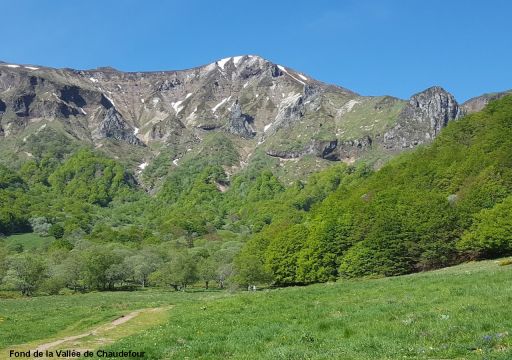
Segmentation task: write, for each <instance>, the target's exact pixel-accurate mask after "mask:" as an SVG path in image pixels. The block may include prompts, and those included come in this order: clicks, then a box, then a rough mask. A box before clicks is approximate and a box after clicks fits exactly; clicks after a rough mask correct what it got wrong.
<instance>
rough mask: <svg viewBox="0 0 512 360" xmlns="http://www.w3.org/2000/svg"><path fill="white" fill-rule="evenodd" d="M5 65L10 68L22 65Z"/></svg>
mask: <svg viewBox="0 0 512 360" xmlns="http://www.w3.org/2000/svg"><path fill="white" fill-rule="evenodd" d="M4 66H7V67H10V68H19V67H20V66H19V65H14V64H6V65H4Z"/></svg>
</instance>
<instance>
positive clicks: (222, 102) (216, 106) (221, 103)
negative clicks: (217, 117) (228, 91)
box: [212, 96, 231, 112]
mask: <svg viewBox="0 0 512 360" xmlns="http://www.w3.org/2000/svg"><path fill="white" fill-rule="evenodd" d="M229 99H231V96H229V97H227V98H224V99H222V101H221V102H220V103H218V104H217V105H215V106H214V107H213V108H212V111H213V112H215V111H217V109H218V108H219V107H221V106H222V105H224V103H225V102H226V101H229Z"/></svg>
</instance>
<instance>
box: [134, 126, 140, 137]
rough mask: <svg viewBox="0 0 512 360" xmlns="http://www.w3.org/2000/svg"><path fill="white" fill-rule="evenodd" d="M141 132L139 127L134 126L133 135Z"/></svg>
mask: <svg viewBox="0 0 512 360" xmlns="http://www.w3.org/2000/svg"><path fill="white" fill-rule="evenodd" d="M138 133H139V128H138V127H136V128H133V135H137V134H138Z"/></svg>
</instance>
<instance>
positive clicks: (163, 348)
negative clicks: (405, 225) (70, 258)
mask: <svg viewBox="0 0 512 360" xmlns="http://www.w3.org/2000/svg"><path fill="white" fill-rule="evenodd" d="M170 305H172V307H169V308H168V310H166V311H165V312H164V313H163V314H162V316H161V318H160V319H159V321H158V322H155V323H153V324H152V325H149V324H148V326H146V327H144V326H142V325H143V324H142V325H141V328H140V331H130V332H127V333H126V336H123V337H119V336H118V337H116V338H115V341H113V343H110V344H107V345H105V346H102V349H108V350H113V351H114V350H115V351H120V350H134V351H145V353H146V356H145V359H393V360H394V359H511V358H512V313H511V310H512V265H508V266H499V264H498V262H497V261H483V262H474V263H467V264H463V265H459V266H455V267H452V268H447V269H443V270H438V271H432V272H425V273H420V274H414V275H407V276H400V277H393V278H381V279H364V280H351V281H342V280H340V281H338V282H337V283H327V284H318V285H312V286H307V287H293V288H283V289H272V290H261V291H256V292H235V293H229V292H227V291H226V292H219V291H212V292H201V291H192V292H186V293H182V292H178V293H176V292H171V291H166V290H146V291H136V292H110V293H89V294H82V295H68V296H62V295H61V296H45V297H35V298H25V299H5V300H0V334H1V335H2V336H0V349H3V350H1V351H0V357H1V358H2V359H3V358H4V357H3V356H6V354H7V352H6V349H9V348H12V347H14V346H15V345H17V347H20V348H23V347H24V346H25V348H27V347H29V346H33V345H35V344H38V343H44V342H47V341H48V340H52V339H57V338H59V337H62V336H68V335H73V334H77V333H80V331H82V332H83V331H84V330H87V329H90V328H92V327H94V326H96V325H98V324H102V323H105V322H107V321H111V320H113V319H115V318H116V317H119V316H120V315H121V314H126V313H128V312H129V311H130V310H134V309H142V308H150V307H162V306H170ZM128 323H129V322H127V324H128ZM68 348H69V347H68Z"/></svg>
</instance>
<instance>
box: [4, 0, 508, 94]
mask: <svg viewBox="0 0 512 360" xmlns="http://www.w3.org/2000/svg"><path fill="white" fill-rule="evenodd" d="M0 11H1V14H2V16H1V20H0V31H1V34H2V35H3V36H2V39H1V42H0V60H3V61H6V62H14V63H31V64H39V65H47V66H54V67H72V68H79V69H87V68H95V67H98V66H112V67H115V68H117V69H120V70H126V71H135V70H143V71H149V70H176V69H184V68H190V67H194V66H198V65H202V64H206V63H209V62H212V61H214V60H216V59H219V58H223V57H227V56H233V55H242V54H257V55H260V56H262V57H264V58H267V59H269V60H271V61H273V62H276V63H279V64H283V65H286V66H289V67H292V68H294V69H296V70H300V71H303V72H305V73H306V74H309V75H310V76H312V77H314V78H317V79H319V80H322V81H325V82H329V83H334V84H338V85H341V86H344V87H347V88H349V89H352V90H354V91H356V92H359V93H360V94H363V95H383V94H389V95H394V96H398V97H401V98H408V97H409V96H410V95H411V94H413V93H415V92H418V91H420V90H423V89H424V88H426V87H429V86H431V85H441V86H443V87H445V88H446V89H447V90H449V91H451V92H452V93H453V94H454V95H455V96H456V97H457V99H458V100H459V101H460V100H466V99H468V98H470V97H472V96H476V95H479V94H481V93H484V92H492V91H499V90H505V89H510V88H512V66H511V65H512V28H511V25H510V24H511V20H510V17H511V15H512V1H508V0H485V1H484V0H482V1H475V0H465V1H463V0H452V1H450V0H428V1H426V0H380V1H379V0H359V1H358V0H338V1H336V0H332V1H329V0H311V1H301V0H296V1H285V0H283V1H279V0H273V1H270V0H258V1H243V0H239V1H208V0H203V1H198V0H181V1H175V0H168V1H164V0H160V1H157V0H145V1H142V0H141V1H136V0H123V1H121V0H118V1H114V0H110V1H109V0H87V1H85V0H84V1H72V0H52V1H41V0H16V1H14V0H0Z"/></svg>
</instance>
